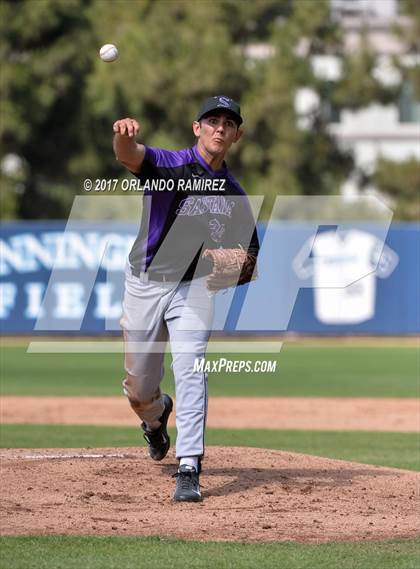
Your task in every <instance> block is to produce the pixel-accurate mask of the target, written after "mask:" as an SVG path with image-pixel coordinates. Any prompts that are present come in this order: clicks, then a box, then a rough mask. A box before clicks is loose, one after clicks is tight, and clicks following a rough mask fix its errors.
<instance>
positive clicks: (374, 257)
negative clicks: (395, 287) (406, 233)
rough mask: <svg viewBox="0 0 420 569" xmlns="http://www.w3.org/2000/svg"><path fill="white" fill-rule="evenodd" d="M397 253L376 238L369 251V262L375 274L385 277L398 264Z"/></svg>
mask: <svg viewBox="0 0 420 569" xmlns="http://www.w3.org/2000/svg"><path fill="white" fill-rule="evenodd" d="M398 261H399V258H398V255H397V254H396V253H395V251H393V250H392V249H391V248H390V247H388V245H385V243H384V242H383V241H380V240H379V239H376V241H375V243H374V246H373V248H372V252H371V263H372V266H373V267H374V268H375V274H376V276H377V277H380V278H381V279H386V278H387V277H389V275H390V274H391V273H392V272H393V271H394V269H395V267H396V266H397V265H398Z"/></svg>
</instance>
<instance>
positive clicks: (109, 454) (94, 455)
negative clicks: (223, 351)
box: [0, 447, 420, 542]
mask: <svg viewBox="0 0 420 569" xmlns="http://www.w3.org/2000/svg"><path fill="white" fill-rule="evenodd" d="M172 452H173V451H171V453H172ZM0 458H1V465H2V481H3V484H2V496H1V505H2V511H3V514H2V523H1V532H2V533H3V534H6V535H21V534H54V533H55V534H58V533H59V534H94V535H139V536H140V535H143V536H145V535H160V536H175V537H179V538H188V539H195V540H229V541H261V542H262V541H283V540H294V541H302V542H323V541H329V540H362V539H384V538H391V537H412V536H416V535H418V534H420V519H419V516H418V512H419V500H418V495H417V493H416V488H418V487H419V479H420V475H419V474H418V473H415V472H410V471H405V470H397V469H391V468H378V467H373V466H368V465H363V464H356V463H350V462H344V461H339V460H330V459H325V458H319V457H313V456H305V455H303V454H295V453H287V452H280V451H272V450H264V449H253V448H224V447H209V448H208V451H207V455H206V460H205V462H204V465H203V466H204V470H203V474H202V476H201V482H202V485H203V497H204V501H203V502H202V503H199V504H178V503H174V502H173V501H172V496H173V491H174V484H175V480H174V479H172V478H171V474H173V473H174V472H175V471H176V465H177V463H176V461H175V459H174V457H173V454H171V456H170V457H169V458H167V459H166V460H165V461H163V462H162V463H155V462H153V461H152V460H151V459H150V458H149V457H148V456H147V451H146V450H145V449H137V448H126V449H59V450H58V449H54V450H53V449H49V450H45V451H44V450H39V449H38V450H36V451H33V450H7V451H2V452H1V455H0Z"/></svg>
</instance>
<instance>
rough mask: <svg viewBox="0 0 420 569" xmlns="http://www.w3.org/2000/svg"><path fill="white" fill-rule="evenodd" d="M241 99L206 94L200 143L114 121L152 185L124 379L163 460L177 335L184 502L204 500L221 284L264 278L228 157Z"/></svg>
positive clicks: (122, 156) (136, 263)
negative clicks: (203, 363)
mask: <svg viewBox="0 0 420 569" xmlns="http://www.w3.org/2000/svg"><path fill="white" fill-rule="evenodd" d="M242 122H243V121H242V117H241V113H240V107H239V105H238V104H237V103H236V102H235V101H233V100H232V99H230V98H229V97H226V96H216V97H210V98H208V99H206V100H205V101H204V102H203V104H202V106H201V109H200V111H199V113H198V115H197V117H196V120H195V121H194V122H193V124H192V129H193V133H194V135H195V137H196V145H195V146H193V147H192V148H186V149H183V150H177V151H173V150H164V149H162V148H153V147H149V146H146V145H144V144H139V143H137V142H136V137H137V135H138V134H139V132H140V126H139V123H138V122H137V120H135V119H132V118H125V119H121V120H117V121H116V122H115V123H114V125H113V130H114V133H115V134H114V143H113V146H114V152H115V155H116V158H117V160H119V161H120V162H121V163H122V164H123V165H124V166H125V167H126V168H128V170H129V171H130V172H132V173H133V174H134V175H135V176H137V177H138V178H139V180H140V183H141V185H142V188H143V212H142V219H141V223H140V230H139V233H138V236H137V239H136V241H135V243H134V245H133V248H132V250H131V252H130V255H129V259H128V264H127V269H126V280H125V293H124V300H123V315H122V319H121V326H122V328H123V332H124V343H125V371H126V376H125V379H124V382H123V387H124V393H125V394H126V396H127V398H128V400H129V402H130V405H131V407H132V409H133V410H134V412H135V413H136V414H137V415H138V417H139V418H140V419H141V421H142V423H141V428H142V429H143V431H144V437H145V439H146V441H147V443H148V446H149V454H150V456H151V458H152V459H154V460H162V459H163V458H164V457H165V456H166V455H167V453H168V450H169V447H170V440H169V435H168V432H167V422H168V417H169V415H170V413H171V411H172V407H173V402H172V400H171V398H170V397H169V396H168V395H167V394H164V393H162V392H161V390H160V383H161V380H162V378H163V374H164V368H163V362H164V353H165V348H166V344H167V343H168V342H169V344H170V349H171V354H172V370H173V373H174V378H175V390H176V426H177V442H176V457H177V459H178V460H179V468H178V472H177V473H176V475H175V476H176V490H175V495H174V499H175V500H176V501H189V502H191V501H193V502H196V501H200V500H201V492H200V484H199V474H200V471H201V459H202V458H203V456H204V430H205V422H206V413H207V375H206V374H205V373H203V372H199V371H195V366H194V362H195V361H197V360H199V359H201V358H204V357H205V353H206V347H207V343H208V340H209V336H210V332H211V327H212V321H213V310H214V296H215V294H216V293H217V291H218V290H220V289H226V288H227V287H234V286H237V285H241V284H244V283H247V282H249V281H251V280H252V279H254V278H256V276H257V267H256V260H257V255H258V249H259V243H258V238H257V233H256V230H255V221H254V218H253V215H252V212H251V209H250V205H249V202H248V199H247V197H246V194H245V192H244V191H243V189H242V188H241V186H240V185H239V183H238V182H237V181H236V179H235V178H234V177H233V176H232V174H231V173H230V171H229V169H228V167H227V165H226V163H225V160H224V159H225V155H226V153H227V152H228V150H229V148H230V147H231V146H232V144H234V143H236V142H238V140H239V139H240V138H241V136H242V134H243V131H242V129H241V124H242Z"/></svg>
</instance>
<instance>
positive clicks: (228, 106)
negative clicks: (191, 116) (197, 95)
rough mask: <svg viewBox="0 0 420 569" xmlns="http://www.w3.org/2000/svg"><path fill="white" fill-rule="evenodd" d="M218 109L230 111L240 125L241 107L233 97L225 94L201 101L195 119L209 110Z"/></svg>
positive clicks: (241, 121) (198, 118) (201, 116)
mask: <svg viewBox="0 0 420 569" xmlns="http://www.w3.org/2000/svg"><path fill="white" fill-rule="evenodd" d="M220 109H224V110H226V111H229V112H230V113H232V114H233V115H234V116H235V120H236V122H237V124H238V126H240V125H241V124H242V123H243V120H242V117H241V107H240V106H239V105H238V103H236V102H235V101H234V100H233V99H231V98H230V97H226V96H225V95H218V96H216V97H209V98H208V99H206V100H205V101H203V104H202V105H201V108H200V110H199V112H198V115H197V121H199V120H200V119H202V118H203V117H204V115H207V114H208V113H210V112H211V111H216V110H220Z"/></svg>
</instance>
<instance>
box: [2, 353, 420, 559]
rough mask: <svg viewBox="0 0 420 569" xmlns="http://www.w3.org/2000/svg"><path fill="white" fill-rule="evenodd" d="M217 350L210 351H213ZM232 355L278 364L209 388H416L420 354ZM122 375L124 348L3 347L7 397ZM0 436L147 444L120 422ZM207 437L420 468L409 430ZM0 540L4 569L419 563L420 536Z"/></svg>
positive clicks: (335, 391)
mask: <svg viewBox="0 0 420 569" xmlns="http://www.w3.org/2000/svg"><path fill="white" fill-rule="evenodd" d="M223 355H224V356H225V357H226V354H223ZM216 357H217V355H215V354H212V355H210V357H209V359H214V358H216ZM231 357H232V359H243V358H246V359H276V360H277V362H278V364H277V372H276V373H275V374H265V375H263V374H261V375H254V374H245V375H244V374H224V373H220V374H211V375H210V380H209V387H210V395H224V396H234V395H238V396H250V397H252V396H261V395H264V396H322V397H411V398H414V397H418V396H419V393H420V391H419V358H418V351H417V350H416V348H413V347H400V346H398V345H395V346H392V347H390V346H384V347H374V348H371V347H351V346H345V347H342V346H341V347H338V346H328V345H326V346H322V347H316V348H315V347H313V346H311V347H310V346H305V345H286V346H284V348H283V350H282V351H281V353H280V354H277V355H271V354H263V355H261V354H258V355H255V354H251V355H250V354H247V355H244V354H234V355H232V356H231ZM169 363H170V360H169V358H168V359H167V366H166V375H165V379H164V384H163V388H164V389H165V390H167V391H168V392H169V393H173V380H172V378H171V372H170V365H169ZM122 377H123V358H122V355H121V354H109V355H108V354H28V353H26V351H25V349H24V348H22V347H18V346H16V347H9V346H7V347H3V348H2V350H1V378H2V383H1V393H2V394H3V395H34V396H36V395H39V396H41V395H64V396H65V395H68V396H70V395H73V396H74V395H85V396H86V395H98V396H101V395H108V396H112V395H121V379H122ZM174 434H175V433H174V431H172V435H173V436H174ZM0 435H1V446H2V447H3V448H5V447H25V448H40V447H56V448H60V447H112V446H115V447H120V446H137V445H143V444H144V442H143V439H142V437H141V436H140V432H139V430H138V429H136V428H123V427H98V426H92V427H90V426H59V425H54V426H50V425H3V427H2V429H1V433H0ZM206 440H207V444H208V445H214V444H216V445H235V446H252V447H262V448H270V449H283V450H288V451H293V452H302V453H308V454H313V455H318V456H326V457H331V458H338V459H345V460H352V461H356V462H361V463H368V464H376V465H383V466H391V467H396V468H405V469H411V470H420V464H419V452H418V445H419V438H418V436H417V435H416V434H414V433H371V432H337V431H275V430H251V429H248V430H235V431H233V430H232V431H230V430H223V429H209V430H208V431H207V437H206ZM3 531H4V530H3ZM5 533H7V530H6V531H5ZM0 544H1V557H0V567H1V569H3V568H4V569H76V568H77V569H99V568H100V569H113V568H118V569H131V568H134V567H135V568H140V569H143V568H144V569H147V568H153V569H155V568H160V567H165V568H168V569H169V568H170V569H172V568H174V569H177V568H181V567H182V568H183V569H192V568H198V567H200V568H202V567H208V568H232V569H237V568H238V569H241V568H249V569H251V568H252V569H254V568H256V567H258V569H264V568H267V569H276V568H278V567H281V568H284V569H414V568H417V567H418V566H420V554H419V552H420V542H419V541H418V540H412V539H410V540H398V541H395V540H394V541H382V542H360V543H329V544H319V545H304V544H299V543H275V544H261V545H253V544H241V543H213V542H206V543H200V542H184V541H180V540H172V539H166V538H159V537H150V538H147V539H144V538H122V537H109V538H99V537H94V536H92V537H89V536H87V537H77V536H71V537H70V536H32V537H3V538H1V541H0Z"/></svg>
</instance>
